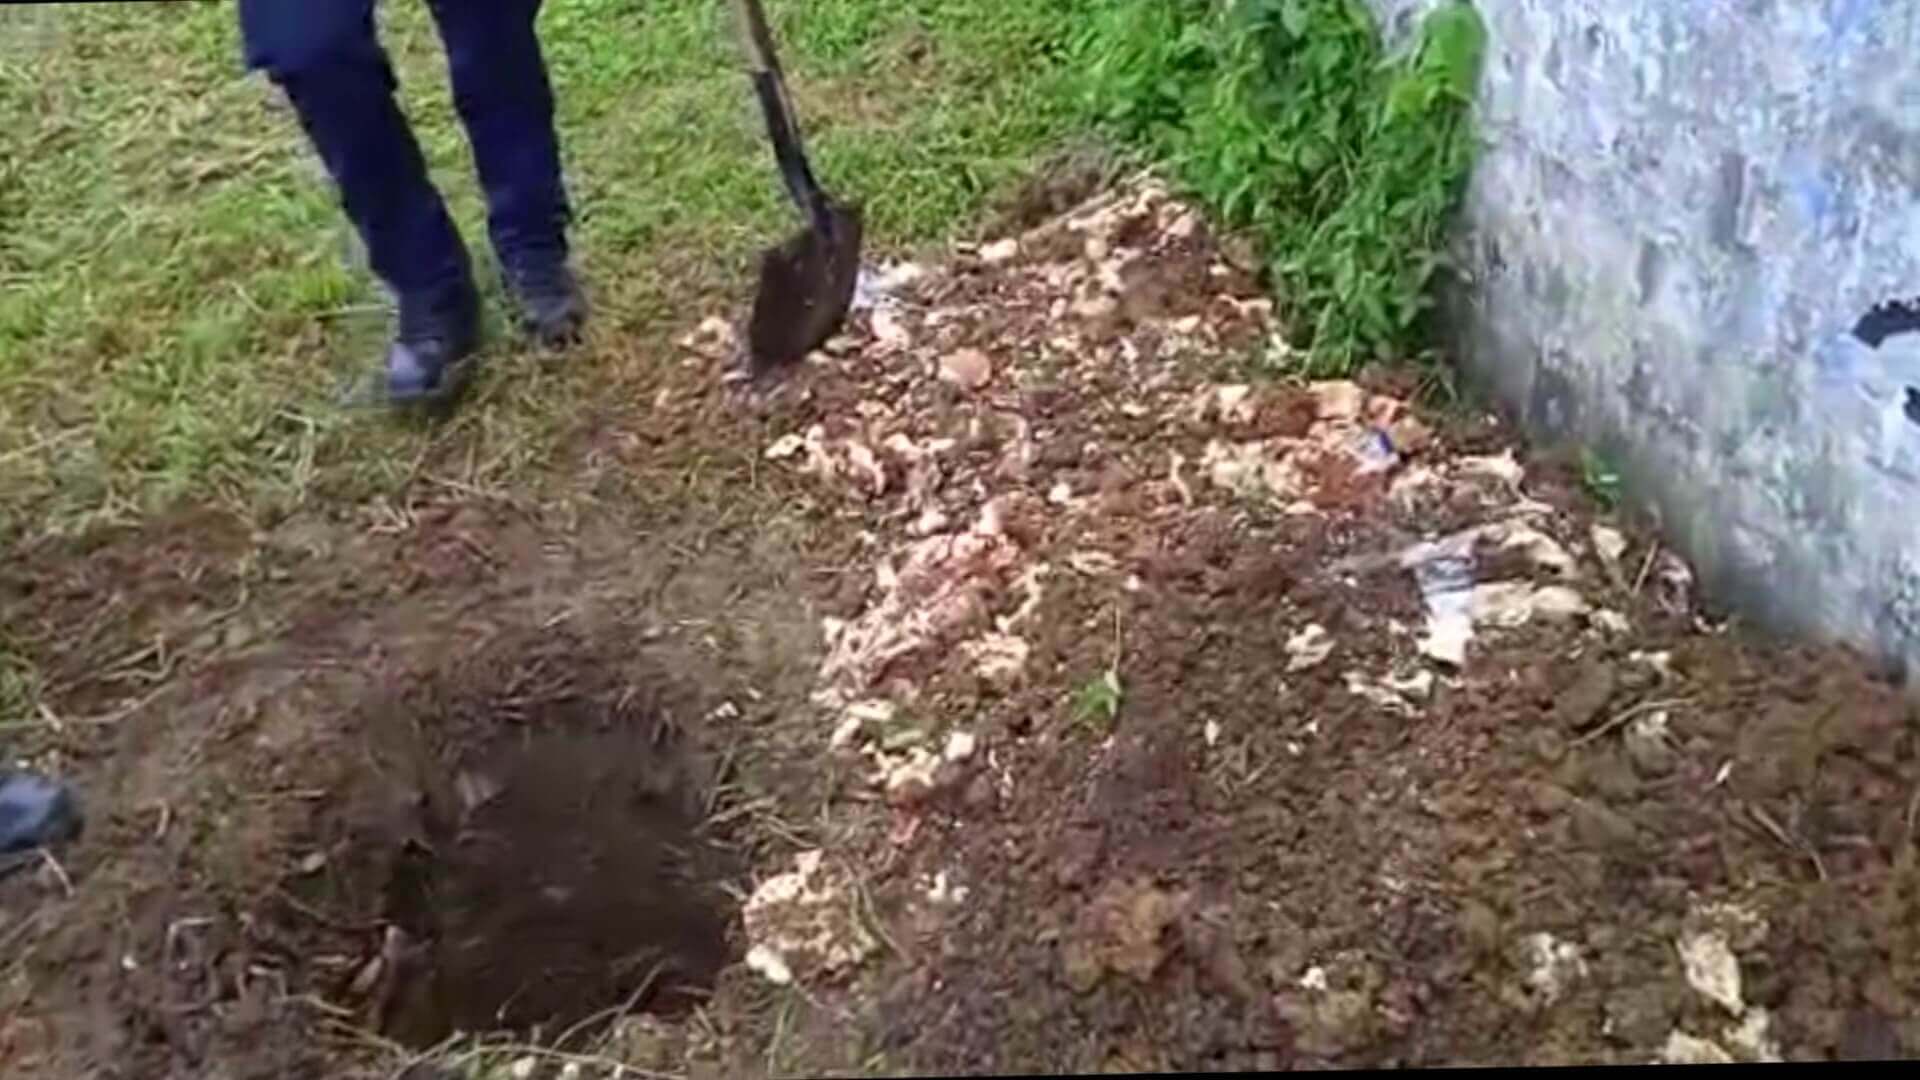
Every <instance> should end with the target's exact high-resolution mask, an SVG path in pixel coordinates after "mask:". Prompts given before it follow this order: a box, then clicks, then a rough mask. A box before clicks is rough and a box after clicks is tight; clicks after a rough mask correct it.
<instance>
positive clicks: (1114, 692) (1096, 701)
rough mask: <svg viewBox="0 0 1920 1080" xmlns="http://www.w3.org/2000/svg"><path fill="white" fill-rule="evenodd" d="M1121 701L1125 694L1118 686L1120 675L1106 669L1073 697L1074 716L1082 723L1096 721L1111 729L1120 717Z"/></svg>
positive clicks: (1110, 669)
mask: <svg viewBox="0 0 1920 1080" xmlns="http://www.w3.org/2000/svg"><path fill="white" fill-rule="evenodd" d="M1123 700H1125V692H1124V691H1123V690H1122V689H1121V686H1120V673H1119V672H1118V671H1115V670H1114V669H1112V668H1108V669H1107V670H1105V671H1103V672H1101V673H1100V674H1099V675H1098V676H1096V677H1095V678H1093V679H1092V680H1090V681H1089V682H1087V684H1086V685H1084V686H1082V687H1081V688H1080V691H1079V693H1077V694H1075V695H1074V696H1073V711H1074V715H1075V716H1076V717H1078V718H1079V719H1080V720H1081V721H1083V722H1092V721H1097V722H1099V723H1101V724H1102V725H1103V726H1105V727H1112V726H1113V722H1114V721H1115V720H1117V719H1119V717H1120V703H1121V702H1122V701H1123Z"/></svg>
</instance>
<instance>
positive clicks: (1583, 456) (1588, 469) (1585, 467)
mask: <svg viewBox="0 0 1920 1080" xmlns="http://www.w3.org/2000/svg"><path fill="white" fill-rule="evenodd" d="M1580 486H1581V488H1583V489H1584V490H1585V491H1586V493H1587V497H1588V498H1591V499H1592V500H1593V501H1594V502H1597V503H1599V504H1600V506H1601V507H1602V508H1603V509H1607V510H1611V509H1613V508H1614V507H1615V506H1616V505H1618V504H1619V502H1620V473H1619V471H1618V470H1616V469H1615V468H1614V467H1613V466H1612V465H1611V464H1609V463H1608V462H1607V459H1605V458H1603V457H1601V456H1600V455H1599V454H1597V453H1594V452H1593V451H1592V450H1581V451H1580Z"/></svg>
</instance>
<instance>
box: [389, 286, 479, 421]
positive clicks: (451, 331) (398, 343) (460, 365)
mask: <svg viewBox="0 0 1920 1080" xmlns="http://www.w3.org/2000/svg"><path fill="white" fill-rule="evenodd" d="M399 307H400V316H399V321H398V327H397V329H396V330H395V333H394V338H393V342H392V344H391V345H389V346H388V348H387V395H386V396H387V401H388V403H389V404H391V405H394V406H396V407H408V406H416V405H429V406H433V405H446V404H451V403H452V402H453V401H454V400H455V399H456V398H458V397H459V396H460V394H461V393H462V392H464V391H465V390H466V388H467V384H468V382H470V381H471V379H472V376H473V362H474V361H473V356H474V352H475V351H476V350H477V349H478V348H479V345H480V294H479V292H478V291H477V290H476V289H475V288H474V286H473V282H472V281H471V280H464V281H461V282H460V283H459V284H457V285H454V286H451V287H449V288H447V289H444V290H442V291H440V292H439V293H436V294H432V295H425V296H412V297H407V296H403V297H401V298H400V305H399Z"/></svg>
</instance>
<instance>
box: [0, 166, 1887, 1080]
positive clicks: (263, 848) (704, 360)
mask: <svg viewBox="0 0 1920 1080" xmlns="http://www.w3.org/2000/svg"><path fill="white" fill-rule="evenodd" d="M1090 184H1091V182H1090V181H1088V180H1087V179H1085V178H1082V177H1079V176H1077V175H1076V176H1072V177H1068V178H1066V179H1063V180H1061V181H1060V182H1058V183H1054V184H1041V185H1036V188H1035V192H1034V194H1033V197H1032V202H1033V205H1031V206H1028V207H1025V208H1023V207H1022V206H1020V205H1013V206H1010V207H1009V208H1007V210H1006V212H1005V214H1004V215H1003V218H1002V221H1003V226H1004V228H1005V229H1006V230H1007V234H1006V236H1005V237H1000V236H995V237H989V238H987V239H984V240H982V241H981V242H980V243H978V244H973V245H961V246H960V247H959V248H958V249H957V250H956V251H955V252H953V253H952V254H951V256H950V257H948V258H945V259H943V260H942V261H941V262H939V263H938V264H937V265H936V264H931V263H930V264H929V265H927V266H925V267H921V268H919V269H920V273H919V274H918V275H917V276H914V275H907V274H896V275H894V276H893V277H892V278H891V279H888V280H886V281H880V282H877V283H876V287H875V288H874V290H873V291H872V297H873V299H872V303H871V304H869V305H867V306H863V308H862V310H861V311H860V313H859V314H858V315H857V316H856V318H855V320H854V325H852V326H851V327H850V328H849V330H848V333H847V335H846V336H845V338H844V339H842V340H840V341H838V342H836V343H833V344H832V345H831V346H830V347H829V348H828V349H827V350H826V351H825V353H823V354H822V355H820V356H818V357H816V359H815V362H813V363H810V364H809V365H808V366H807V368H806V369H805V370H804V371H802V372H799V373H797V374H796V375H795V376H794V377H793V378H792V379H791V380H789V381H788V382H787V383H786V384H785V385H782V386H780V387H778V388H776V389H774V390H772V391H764V392H749V391H746V390H744V389H742V388H741V387H739V386H738V385H736V384H733V383H730V382H728V381H727V380H726V379H725V378H724V377H723V375H724V364H725V361H726V360H727V359H728V357H729V356H730V343H729V332H728V331H727V330H726V328H725V327H724V326H722V325H719V324H714V323H709V324H706V325H704V326H702V327H700V328H698V329H694V328H692V327H689V328H686V329H689V330H692V331H693V332H691V333H690V334H688V336H687V337H686V338H684V339H682V341H681V344H680V345H679V346H678V347H675V348H673V349H670V350H667V351H666V352H665V353H664V354H663V355H662V357H661V358H660V362H659V363H658V364H657V365H653V366H652V367H651V368H650V369H649V373H648V374H646V375H645V376H642V377H641V378H643V380H644V381H643V384H641V385H636V386H633V387H630V388H625V392H626V393H627V395H628V396H629V397H630V398H631V400H634V401H642V402H648V403H651V406H652V408H651V409H649V410H647V411H646V413H645V415H644V417H633V418H624V417H623V416H619V415H614V416H610V417H602V418H598V419H596V420H595V421H594V423H593V425H591V426H592V430H583V432H582V435H581V438H580V440H579V441H578V445H579V447H580V448H581V449H580V451H579V452H580V453H581V454H583V455H586V456H589V457H591V458H592V459H593V460H594V462H595V463H596V467H598V468H605V467H608V466H609V465H611V467H615V468H618V469H621V470H625V471H626V472H628V473H629V474H631V475H633V476H639V477H646V478H648V479H649V485H648V487H649V488H650V490H652V492H653V495H652V497H651V499H650V501H646V502H644V503H638V504H632V505H625V506H614V507H606V506H602V507H600V508H598V509H596V510H594V511H593V512H591V513H586V514H581V513H579V512H577V510H576V509H573V508H570V509H569V510H568V512H567V513H564V514H559V513H554V514H543V513H541V512H540V511H539V510H538V508H534V509H531V510H521V509H513V508H509V507H507V506H503V505H502V504H501V503H499V502H497V501H493V502H483V501H480V500H461V499H457V498H454V497H453V496H451V495H448V494H446V493H439V494H436V495H434V496H432V497H429V496H426V495H422V496H421V498H420V499H419V500H418V501H417V502H416V503H414V504H412V505H409V506H407V507H405V508H404V511H405V512H404V513H401V514H398V515H395V514H393V513H390V512H387V511H386V510H381V511H380V512H378V513H376V512H374V510H372V509H368V510H365V511H355V512H352V513H343V514H342V515H341V516H340V517H338V518H331V519H327V518H318V517H316V518H313V519H305V518H303V519H295V520H290V521H286V522H276V523H271V524H262V523H242V522H236V521H232V520H228V519H225V518H222V517H219V516H217V515H205V514H202V515H188V516H183V517H180V518H178V519H174V520H168V521H160V522H156V523H154V524H152V525H150V526H148V527H147V528H145V529H142V530H138V531H135V532H132V533H127V534H119V535H102V536H98V537H93V538H89V539H87V540H86V541H85V542H83V543H80V544H77V545H76V544H65V543H61V544H54V543H45V544H41V545H39V546H36V547H34V548H32V549H30V550H25V551H20V552H16V553H13V555H12V557H10V558H8V559H7V560H6V561H5V568H4V569H0V603H3V604H4V605H5V608H4V616H5V624H6V626H7V627H8V631H9V634H10V636H11V638H12V640H13V641H14V642H15V643H16V645H17V648H18V649H19V650H20V651H21V652H22V653H23V654H24V655H25V656H26V657H28V658H29V659H30V660H32V661H33V663H34V664H35V665H36V667H37V669H38V670H39V671H41V672H42V673H43V674H44V677H45V679H46V681H47V684H48V686H47V690H48V692H47V693H46V695H45V699H46V702H47V705H48V710H49V712H48V715H47V716H45V717H43V718H42V720H43V722H41V723H36V724H35V725H33V726H32V727H30V728H27V729H23V730H21V731H19V732H14V733H9V735H10V736H17V739H16V742H15V746H16V750H15V754H14V756H16V757H29V758H31V759H32V760H34V761H35V762H36V763H37V764H39V765H41V766H42V767H45V768H48V769H50V770H52V771H55V772H58V773H59V774H61V775H63V776H66V777H69V778H71V779H73V780H74V781H75V782H76V783H77V784H78V785H79V788H80V790H81V792H82V794H83V797H84V798H85V805H86V807H87V809H88V811H89V823H88V824H89V828H88V831H87V833H86V834H85V835H84V836H83V838H82V839H81V840H80V841H79V842H77V843H76V844H74V845H73V846H72V847H71V849H69V850H64V851H61V852H59V853H57V859H58V861H57V863H56V862H55V861H53V860H49V861H47V862H46V863H45V864H44V865H43V866H41V867H39V868H37V869H34V870H29V871H24V872H21V873H17V874H15V875H13V876H11V877H10V878H7V879H5V880H0V938H3V939H4V940H6V941H7V943H8V944H7V953H6V954H5V956H6V960H7V962H8V963H9V964H10V965H11V967H10V968H9V974H8V976H7V979H6V981H5V982H4V983H3V984H0V1008H4V1012H0V1017H3V1018H4V1019H0V1062H4V1063H5V1070H4V1071H5V1072H6V1074H7V1075H19V1076H126V1077H134V1076H138V1077H162V1076H183V1077H184V1076H194V1077H266V1076H275V1077H288V1076H330V1077H331V1076H347V1075H367V1076H376V1075H400V1074H401V1073H402V1072H403V1071H404V1070H412V1071H411V1072H410V1073H408V1075H412V1076H414V1077H421V1076H426V1075H429V1073H428V1072H427V1071H425V1070H428V1069H430V1068H437V1069H443V1070H452V1071H451V1075H473V1076H479V1075H489V1074H487V1073H485V1072H484V1071H483V1070H484V1069H485V1068H490V1067H491V1066H490V1065H488V1064H487V1062H488V1061H491V1060H494V1059H490V1058H484V1057H483V1056H481V1055H480V1054H479V1053H478V1051H469V1050H461V1049H459V1047H460V1045H461V1044H459V1043H458V1042H457V1041H456V1042H449V1043H446V1044H445V1046H444V1047H443V1048H442V1050H441V1051H440V1052H438V1053H436V1054H428V1053H426V1051H425V1050H424V1049H423V1048H426V1047H429V1046H431V1045H433V1044H436V1043H441V1042H442V1041H443V1040H446V1039H448V1038H449V1037H450V1036H453V1035H454V1033H456V1032H462V1031H463V1032H467V1033H472V1034H478V1033H486V1032H496V1033H507V1034H506V1035H503V1036H502V1038H503V1039H505V1038H509V1037H510V1038H511V1040H512V1041H514V1042H515V1043H520V1044H525V1045H523V1046H513V1047H508V1046H505V1045H502V1046H500V1047H499V1048H498V1059H499V1060H501V1061H508V1060H517V1061H524V1062H526V1063H528V1069H529V1075H542V1076H546V1075H555V1076H557V1075H561V1074H562V1069H563V1067H564V1066H567V1065H568V1064H569V1063H571V1067H572V1068H573V1070H574V1071H573V1073H571V1075H574V1076H586V1075H593V1076H612V1075H616V1066H617V1065H624V1066H626V1067H628V1068H630V1069H633V1070H644V1072H641V1073H639V1074H640V1075H646V1074H668V1075H697V1076H715V1077H718V1076H743V1075H823V1074H836V1075H846V1074H862V1075H901V1074H947V1075H954V1074H973V1073H989V1072H993V1073H1007V1072H1041V1073H1055V1072H1076V1071H1082V1072H1084V1071H1097V1072H1127V1071H1144V1070H1168V1069H1182V1070H1195V1071H1229V1070H1242V1069H1255V1068H1266V1069H1294V1068H1325V1067H1354V1066H1408V1065H1414V1066H1419V1065H1465V1064H1502V1065H1523V1064H1533V1065H1544V1064H1571V1063H1629V1062H1646V1061H1653V1060H1661V1059H1664V1060H1710V1059H1718V1058H1725V1059H1728V1060H1770V1059H1787V1060H1822V1061H1826V1060H1862V1059H1888V1058H1911V1057H1914V1056H1920V1021H1916V1019H1915V1018H1916V1017H1920V966H1916V964H1915V962H1914V957H1916V956H1920V864H1917V862H1916V858H1917V857H1920V848H1917V847H1916V842H1915V825H1916V818H1917V817H1920V788H1917V787H1916V781H1915V777H1916V776H1920V762H1916V751H1917V750H1920V744H1917V743H1916V735H1917V734H1920V710H1916V708H1915V706H1914V704H1913V703H1912V700H1911V698H1910V697H1909V696H1907V695H1906V693H1905V692H1904V691H1903V690H1902V689H1901V688H1899V687H1896V686H1893V685H1891V684H1890V683H1888V682H1887V681H1886V680H1885V679H1884V678H1882V677H1881V676H1880V675H1879V674H1878V673H1876V672H1875V671H1873V670H1872V669H1871V668H1870V667H1869V666H1868V665H1866V664H1864V663H1862V662H1861V661H1859V660H1858V659H1857V658H1855V657H1853V656H1851V655H1850V654H1848V653H1846V652H1845V651H1843V650H1835V649H1829V648H1824V647H1816V646H1813V645H1805V644H1793V643H1783V642H1778V641H1773V640H1769V639H1767V638H1764V637H1762V636H1759V635H1756V634H1753V633H1751V632H1749V631H1747V630H1745V629H1743V628H1742V627H1740V626H1738V625H1734V624H1729V623H1726V622H1724V621H1721V620H1719V619H1718V618H1716V617H1715V616H1714V615H1713V614H1712V612H1710V611H1709V610H1708V609H1707V608H1706V607H1705V606H1704V604H1703V601H1702V598H1700V597H1698V596H1695V595H1694V594H1693V591H1692V588H1691V582H1690V578H1689V575H1688V574H1687V572H1686V568H1685V566H1684V564H1683V563H1681V562H1680V561H1679V560H1677V559H1676V558H1674V557H1673V556H1672V555H1671V554H1668V553H1666V552H1665V549H1664V548H1663V547H1662V546H1661V545H1660V542H1659V538H1658V535H1657V533H1656V532H1655V531H1653V530H1651V529H1649V528H1647V527H1646V526H1645V525H1644V523H1638V522H1634V521H1631V520H1628V519H1626V518H1624V517H1623V516H1621V515H1616V514H1611V513H1608V512H1605V511H1603V510H1601V509H1600V508H1597V507H1596V506H1594V505H1593V504H1592V503H1591V502H1590V500H1588V499H1587V498H1586V496H1585V495H1584V494H1583V493H1582V492H1581V490H1580V488H1579V483H1578V479H1577V476H1576V475H1575V474H1574V472H1573V470H1570V469H1568V468H1567V467H1566V466H1565V465H1564V464H1561V463H1560V461H1559V459H1557V458H1555V457H1553V456H1550V455H1547V454H1544V453H1542V454H1536V453H1534V452H1532V451H1529V450H1528V449H1527V448H1526V447H1524V445H1523V444H1522V443H1521V441H1520V440H1519V439H1518V437H1517V436H1515V435H1514V434H1512V433H1511V432H1510V431H1509V430H1507V429H1506V427H1505V426H1504V425H1503V424H1502V423H1501V422H1500V421H1498V420H1497V419H1495V418H1492V417H1489V416H1485V415H1480V414H1468V413H1466V412H1465V411H1464V410H1455V411H1452V412H1439V411H1435V410H1432V409H1428V408H1424V407H1421V406H1419V405H1417V404H1416V403H1415V402H1413V401H1411V400H1410V396H1411V394H1412V387H1413V385H1414V382H1413V380H1412V379H1411V378H1410V377H1409V376H1408V375H1407V374H1406V373H1396V372H1387V371H1383V372H1379V373H1373V374H1370V375H1369V376H1368V377H1367V378H1366V379H1363V380H1361V381H1360V382H1359V383H1354V384H1345V383H1341V384H1334V383H1322V384H1304V383H1294V382H1289V381H1284V380H1269V379H1256V378H1252V377H1250V376H1249V375H1248V374H1247V372H1248V370H1249V367H1250V366H1251V365H1253V364H1255V363H1257V362H1258V358H1259V357H1260V355H1261V354H1262V353H1263V351H1264V350H1266V349H1268V348H1269V347H1270V340H1271V336H1272V333H1273V330H1274V326H1273V318H1272V313H1271V307H1270V305H1267V304H1265V303H1264V301H1263V300H1262V298H1261V285H1260V282H1259V281H1258V279H1257V276H1256V275H1255V274H1254V273H1252V272H1251V271H1250V270H1249V269H1247V268H1245V267H1244V266H1243V265H1242V262H1243V260H1241V259H1239V258H1238V257H1237V256H1236V255H1235V254H1234V252H1233V250H1232V245H1231V244H1229V243H1226V242H1223V241H1219V240H1216V239H1215V238H1214V237H1213V236H1211V235H1210V234H1209V230H1208V229H1207V228H1206V226H1205V225H1204V223H1202V222H1201V221H1200V220H1199V219H1198V218H1197V217H1196V216H1194V215H1193V214H1191V213H1190V212H1188V211H1186V210H1185V209H1184V208H1183V207H1181V206H1180V205H1179V203H1178V202H1177V201H1175V200H1173V199H1171V198H1170V197H1168V196H1166V195H1165V194H1164V193H1161V192H1159V191H1158V190H1157V189H1155V188H1153V187H1152V186H1151V185H1147V186H1144V187H1143V186H1142V185H1140V184H1139V183H1137V182H1132V181H1130V182H1127V183H1123V184H1118V185H1114V184H1104V185H1103V186H1101V187H1099V188H1098V189H1097V190H1096V189H1094V188H1093V187H1091V186H1090ZM1090 192H1091V198H1092V201H1091V202H1090V203H1089V202H1087V201H1085V200H1086V199H1087V198H1088V196H1089V193H1090ZM1075 207H1077V209H1075ZM1063 213H1064V214H1065V216H1062V215H1063ZM1007 239H1011V240H1013V241H1014V242H1013V243H1005V242H999V243H995V242H990V241H1002V240H1007ZM1381 434H1385V435H1386V436H1387V441H1386V443H1384V444H1383V443H1381V442H1379V440H1378V436H1379V435H1381ZM1383 445H1388V446H1390V447H1391V450H1392V453H1391V454H1388V455H1385V456H1383V455H1382V453H1381V450H1380V448H1381V446H1383ZM693 463H699V470H698V471H700V472H701V473H702V475H703V477H704V479H703V481H702V483H701V484H700V485H693V484H687V485H684V486H679V487H671V486H669V485H667V484H665V483H664V478H666V477H669V476H674V475H686V474H687V473H688V472H689V471H690V469H691V466H692V464H693ZM1489 528H1491V529H1492V531H1485V530H1487V529H1489ZM1466 529H1482V530H1483V531H1482V533H1481V534H1480V539H1479V540H1478V541H1477V542H1470V543H1469V544H1468V545H1467V547H1468V549H1469V550H1470V551H1471V552H1472V558H1471V575H1472V577H1473V579H1474V580H1475V581H1477V582H1479V583H1480V584H1481V585H1490V584H1494V585H1498V586H1499V587H1498V588H1497V589H1496V590H1494V591H1493V592H1491V593H1487V594H1484V595H1485V599H1486V602H1487V603H1488V604H1490V605H1491V604H1494V603H1495V601H1496V600H1498V601H1500V602H1509V603H1510V604H1511V603H1518V604H1520V605H1521V606H1520V607H1518V608H1516V607H1513V606H1508V607H1506V608H1504V609H1502V611H1501V612H1498V613H1496V612H1493V611H1492V610H1491V608H1489V610H1488V611H1487V612H1484V613H1483V616H1482V618H1480V619H1479V620H1478V622H1477V623H1476V625H1475V626H1474V628H1473V631H1472V635H1471V640H1470V641H1468V643H1467V644H1466V646H1465V652H1464V661H1463V662H1461V663H1450V662H1446V661H1443V660H1440V659H1436V658H1435V656H1434V655H1433V653H1434V651H1435V648H1436V646H1435V644H1434V638H1433V637H1432V636H1430V635H1431V634H1432V631H1433V624H1432V623H1431V621H1430V617H1431V614H1432V612H1431V611H1430V603H1431V599H1430V598H1429V597H1428V596H1426V595H1424V594H1423V590H1422V586H1421V580H1420V578H1419V576H1418V575H1417V574H1416V572H1415V568H1414V566H1413V561H1412V560H1410V558H1409V557H1408V552H1409V550H1410V549H1411V548H1412V546H1413V545H1414V544H1416V543H1419V542H1422V541H1432V540H1435V539H1438V538H1443V537H1446V536H1450V535H1457V534H1459V533H1460V532H1461V531H1462V530H1466ZM1501 530H1504V531H1501ZM1503 538H1504V539H1503ZM1616 543H1617V544H1619V545H1621V547H1622V550H1618V551H1615V550H1613V548H1612V545H1614V544H1616ZM1477 595H1478V594H1477ZM1550 600H1551V601H1552V603H1549V601H1550ZM1575 601H1577V604H1576V603H1575ZM1528 604H1531V605H1532V606H1531V607H1527V606H1526V605H1528ZM1555 605H1558V606H1555ZM1516 612H1519V613H1518V614H1516ZM1729 963H1730V965H1731V969H1732V975H1731V979H1732V981H1731V982H1729V981H1728V978H1729V976H1728V966H1729ZM537 1048H546V1049H545V1050H537ZM566 1054H573V1055H575V1056H573V1057H571V1058H568V1057H566V1056H564V1055H566ZM441 1075H447V1073H442V1074H441Z"/></svg>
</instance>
